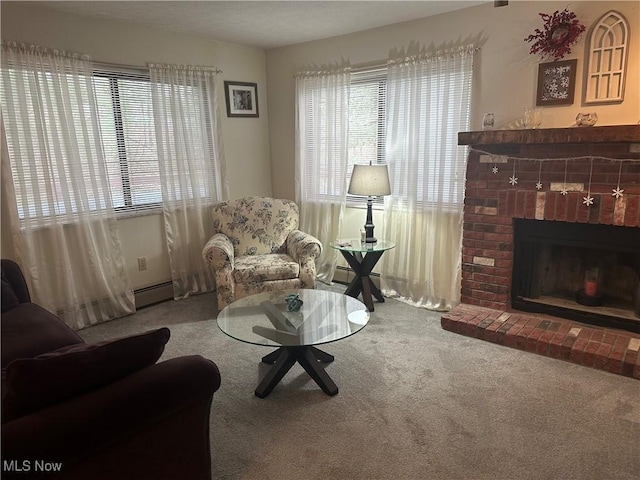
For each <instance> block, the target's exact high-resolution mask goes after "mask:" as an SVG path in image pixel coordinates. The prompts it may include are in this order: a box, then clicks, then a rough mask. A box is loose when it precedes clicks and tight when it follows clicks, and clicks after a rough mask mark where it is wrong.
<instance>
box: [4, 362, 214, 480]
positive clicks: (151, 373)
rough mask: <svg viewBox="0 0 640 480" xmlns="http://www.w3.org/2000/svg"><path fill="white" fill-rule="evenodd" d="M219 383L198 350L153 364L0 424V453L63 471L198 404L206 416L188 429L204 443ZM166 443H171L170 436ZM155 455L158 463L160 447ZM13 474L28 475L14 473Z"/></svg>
mask: <svg viewBox="0 0 640 480" xmlns="http://www.w3.org/2000/svg"><path fill="white" fill-rule="evenodd" d="M219 387H220V373H219V371H218V367H217V366H216V365H215V364H214V363H213V362H211V361H210V360H207V359H205V358H203V357H201V356H199V355H193V356H185V357H179V358H174V359H171V360H167V361H164V362H161V363H157V364H155V365H152V366H150V367H147V368H145V369H143V370H140V371H138V372H136V373H134V374H132V375H129V376H127V377H125V378H123V379H121V380H119V381H116V382H114V383H112V384H109V385H107V386H105V387H103V388H99V389H97V390H94V391H92V392H90V393H88V394H85V395H80V396H78V397H75V398H72V399H70V400H67V401H64V402H61V403H58V404H55V405H52V406H50V407H47V408H44V409H42V410H40V411H38V412H35V413H33V414H30V415H26V416H23V417H20V418H18V419H16V420H12V421H9V422H7V423H5V424H3V425H2V458H3V460H4V461H5V462H6V461H13V460H15V461H16V462H17V464H18V465H22V462H24V461H27V462H30V464H31V465H34V464H35V462H36V460H39V461H43V460H44V461H47V462H56V463H58V462H59V463H60V464H61V468H62V471H63V472H64V471H65V470H70V471H73V470H74V469H75V468H78V467H77V465H78V464H82V462H84V461H86V460H87V459H88V458H91V457H93V456H95V455H98V454H100V453H101V452H103V451H105V450H106V451H108V450H109V449H114V448H115V449H117V448H118V447H117V446H118V445H120V444H122V443H123V442H125V443H126V442H131V441H132V440H131V439H135V437H136V436H144V434H145V432H146V431H148V430H149V429H153V428H155V426H156V425H157V424H158V423H162V422H165V421H167V420H168V419H171V418H172V417H174V416H180V415H182V414H183V412H185V411H189V410H192V409H197V408H199V407H200V406H204V410H203V411H206V415H207V419H206V421H203V422H202V423H203V425H202V427H201V428H202V431H194V432H187V433H189V434H190V435H191V436H198V438H200V437H201V436H202V435H203V432H206V438H204V437H203V438H202V441H206V442H207V447H208V441H209V436H208V427H209V421H208V414H209V408H210V404H211V400H212V398H213V394H214V392H215V391H216V390H218V388H219ZM203 404H204V405H203ZM185 428H186V427H185ZM174 434H175V432H174ZM156 436H157V435H156ZM174 436H175V435H174ZM165 442H166V443H167V444H170V443H172V441H171V439H170V438H168V439H165ZM156 454H157V455H158V458H159V460H158V461H159V462H162V460H161V457H162V454H163V452H156ZM167 455H170V454H169V453H167ZM3 473H4V475H6V474H7V473H10V472H6V471H5V472H3ZM32 473H33V472H32ZM4 475H3V478H4ZM62 477H63V478H64V475H62ZM7 478H10V477H7ZM16 478H30V477H29V476H25V475H24V474H22V475H20V474H19V473H17V474H16ZM94 478H98V477H94Z"/></svg>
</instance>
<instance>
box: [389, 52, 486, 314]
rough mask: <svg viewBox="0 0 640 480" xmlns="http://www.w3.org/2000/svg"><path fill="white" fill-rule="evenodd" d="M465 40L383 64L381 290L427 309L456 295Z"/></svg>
mask: <svg viewBox="0 0 640 480" xmlns="http://www.w3.org/2000/svg"><path fill="white" fill-rule="evenodd" d="M474 52H475V48H474V47H473V46H472V45H470V46H465V47H461V48H458V49H455V50H447V51H442V52H437V53H435V54H432V55H426V56H421V57H412V58H406V59H402V60H399V61H392V62H390V64H389V70H388V84H387V101H388V116H387V147H386V158H387V162H388V165H389V177H390V180H391V189H392V192H393V193H392V195H391V196H388V197H385V226H386V227H387V231H386V236H387V238H389V239H390V240H393V241H395V242H396V243H397V246H396V248H395V249H393V250H390V251H388V252H387V253H385V255H384V256H383V257H382V262H381V282H382V291H383V293H384V294H385V295H389V296H393V297H397V298H399V299H401V300H404V301H406V302H407V303H411V304H413V305H417V306H422V307H425V308H430V309H435V310H446V309H450V308H452V307H453V306H454V305H455V304H457V303H458V302H459V299H460V266H461V258H460V255H461V253H460V252H461V243H462V209H463V196H464V178H465V163H466V149H465V148H464V147H459V146H458V145H457V143H458V142H457V135H458V132H460V131H466V130H468V128H469V117H470V106H471V83H472V72H473V54H474Z"/></svg>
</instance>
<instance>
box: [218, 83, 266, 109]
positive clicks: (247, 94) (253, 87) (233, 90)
mask: <svg viewBox="0 0 640 480" xmlns="http://www.w3.org/2000/svg"><path fill="white" fill-rule="evenodd" d="M224 96H225V99H226V100H227V117H258V116H259V112H258V84H257V83H249V82H232V81H227V80H225V82H224Z"/></svg>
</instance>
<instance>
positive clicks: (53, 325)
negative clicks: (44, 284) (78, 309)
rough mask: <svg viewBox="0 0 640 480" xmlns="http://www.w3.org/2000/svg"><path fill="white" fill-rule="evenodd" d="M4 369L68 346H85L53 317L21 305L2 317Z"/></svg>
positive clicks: (29, 304)
mask: <svg viewBox="0 0 640 480" xmlns="http://www.w3.org/2000/svg"><path fill="white" fill-rule="evenodd" d="M0 339H1V340H2V350H1V351H0V353H1V356H2V361H1V362H0V364H1V366H2V368H4V367H6V366H7V365H8V364H9V363H10V362H11V361H13V360H15V359H16V358H31V357H35V356H36V355H40V354H41V353H46V352H50V351H52V350H56V349H58V348H60V347H65V346H67V345H75V344H77V343H84V341H83V340H82V338H80V337H79V336H78V334H77V333H76V332H74V331H73V330H71V328H69V326H68V325H67V324H65V323H64V322H63V321H62V320H60V319H59V318H58V317H56V316H55V315H54V314H53V313H51V312H49V311H48V310H46V309H44V308H42V307H41V306H39V305H36V304H35V303H21V304H19V305H17V306H15V307H14V308H12V309H10V310H8V311H6V312H3V313H2V317H0Z"/></svg>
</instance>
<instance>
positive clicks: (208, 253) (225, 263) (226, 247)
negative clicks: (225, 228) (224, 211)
mask: <svg viewBox="0 0 640 480" xmlns="http://www.w3.org/2000/svg"><path fill="white" fill-rule="evenodd" d="M202 258H204V260H205V261H206V262H207V263H208V264H209V265H211V266H212V267H213V268H214V270H221V269H223V268H225V267H230V268H233V261H234V251H233V244H232V243H231V240H229V237H227V236H226V235H225V234H224V233H216V234H215V235H214V236H213V237H211V238H210V239H209V241H208V242H207V243H206V244H205V246H204V248H203V249H202Z"/></svg>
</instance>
